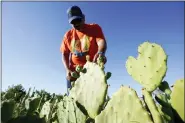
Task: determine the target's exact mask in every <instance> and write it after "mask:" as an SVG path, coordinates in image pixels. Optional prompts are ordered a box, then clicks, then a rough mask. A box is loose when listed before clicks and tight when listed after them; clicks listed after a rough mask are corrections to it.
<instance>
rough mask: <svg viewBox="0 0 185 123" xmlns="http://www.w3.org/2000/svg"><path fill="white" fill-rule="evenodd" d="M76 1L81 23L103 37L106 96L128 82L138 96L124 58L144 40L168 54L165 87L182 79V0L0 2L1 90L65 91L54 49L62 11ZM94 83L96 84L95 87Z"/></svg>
mask: <svg viewBox="0 0 185 123" xmlns="http://www.w3.org/2000/svg"><path fill="white" fill-rule="evenodd" d="M71 5H78V6H79V7H81V9H82V11H83V12H84V14H85V15H86V23H97V24H99V25H100V26H101V27H102V29H103V32H104V35H105V37H106V39H107V43H108V49H107V54H106V55H107V59H108V62H107V64H106V71H110V72H112V77H111V78H110V79H109V81H108V83H109V84H110V88H109V95H112V94H113V93H114V92H115V91H116V90H117V89H119V87H120V85H129V86H130V87H132V88H134V89H135V90H136V91H137V93H138V94H139V95H140V93H141V86H140V85H139V84H138V83H137V82H136V81H135V80H134V79H133V78H132V77H131V76H130V75H129V74H128V73H127V70H126V68H125V62H126V60H127V58H128V56H134V57H137V47H138V45H139V44H141V43H143V42H144V41H146V40H149V41H151V42H155V43H158V44H160V45H162V46H163V48H164V50H165V52H166V53H167V54H168V55H169V57H168V71H167V74H166V77H165V78H164V79H165V80H167V81H168V82H169V83H170V85H171V84H173V83H174V82H175V81H176V80H177V79H180V78H184V22H183V21H184V3H183V2H3V4H2V89H3V90H5V89H7V87H8V86H9V85H12V84H15V85H16V84H22V85H23V86H24V87H25V89H28V88H29V87H35V88H36V89H38V90H40V89H45V90H46V91H49V92H51V93H61V94H64V93H65V92H66V81H65V75H66V74H65V69H64V67H63V64H62V61H61V59H62V57H61V53H60V51H59V48H60V44H61V40H62V38H63V35H64V33H65V32H66V31H67V30H69V29H70V28H71V26H70V25H69V24H68V20H67V14H66V11H67V9H68V7H69V6H71ZM95 87H96V86H95Z"/></svg>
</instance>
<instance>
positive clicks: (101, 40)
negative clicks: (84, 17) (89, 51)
mask: <svg viewBox="0 0 185 123" xmlns="http://www.w3.org/2000/svg"><path fill="white" fill-rule="evenodd" d="M95 26H96V31H95V32H96V43H97V45H98V51H97V53H96V55H95V57H94V60H93V61H94V62H96V59H97V58H98V57H99V55H100V56H103V57H104V61H105V63H106V57H105V53H106V50H107V42H106V40H105V36H104V34H103V31H102V29H101V27H100V26H99V25H98V24H96V25H95Z"/></svg>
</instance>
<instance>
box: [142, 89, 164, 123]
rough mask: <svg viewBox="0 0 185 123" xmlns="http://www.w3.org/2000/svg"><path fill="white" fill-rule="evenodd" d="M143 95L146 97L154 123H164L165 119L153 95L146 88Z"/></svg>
mask: <svg viewBox="0 0 185 123" xmlns="http://www.w3.org/2000/svg"><path fill="white" fill-rule="evenodd" d="M142 94H143V96H144V101H145V103H146V105H147V107H148V109H149V111H150V113H151V114H152V118H153V121H154V123H163V118H162V116H161V115H160V113H159V111H158V108H157V106H156V104H155V102H154V99H153V98H152V94H151V93H150V92H148V91H147V90H146V89H145V88H143V89H142Z"/></svg>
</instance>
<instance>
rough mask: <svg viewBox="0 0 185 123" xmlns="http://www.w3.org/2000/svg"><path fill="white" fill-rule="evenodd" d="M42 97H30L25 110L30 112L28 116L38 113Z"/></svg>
mask: <svg viewBox="0 0 185 123" xmlns="http://www.w3.org/2000/svg"><path fill="white" fill-rule="evenodd" d="M40 99H41V97H36V96H34V97H30V98H28V99H26V101H25V108H26V110H28V114H33V113H34V112H35V111H37V108H38V106H39V102H40Z"/></svg>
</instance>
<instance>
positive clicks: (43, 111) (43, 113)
mask: <svg viewBox="0 0 185 123" xmlns="http://www.w3.org/2000/svg"><path fill="white" fill-rule="evenodd" d="M51 107H52V104H51V103H50V102H49V101H47V102H45V103H44V105H43V106H42V109H41V111H40V117H42V118H43V117H44V119H45V121H48V119H49V113H50V111H51Z"/></svg>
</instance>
